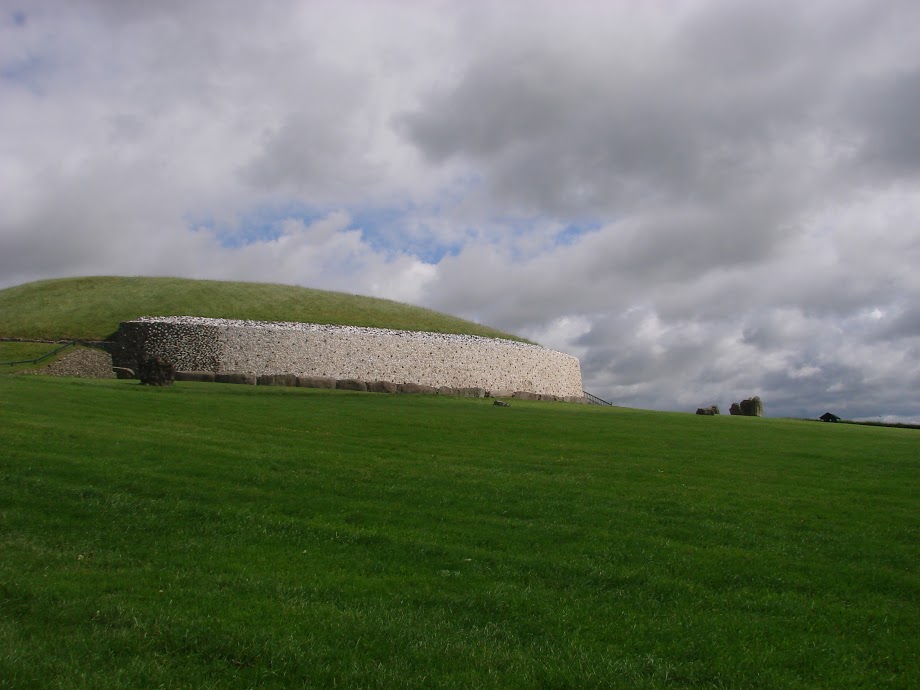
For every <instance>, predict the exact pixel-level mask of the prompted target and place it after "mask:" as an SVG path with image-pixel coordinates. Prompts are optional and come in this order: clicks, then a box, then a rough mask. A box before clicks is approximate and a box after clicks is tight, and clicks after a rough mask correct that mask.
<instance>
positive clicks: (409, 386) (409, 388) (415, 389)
mask: <svg viewBox="0 0 920 690" xmlns="http://www.w3.org/2000/svg"><path fill="white" fill-rule="evenodd" d="M396 390H397V391H399V392H400V393H427V394H429V395H432V394H435V393H437V392H438V389H437V388H435V387H434V386H426V385H424V384H422V383H399V384H397V385H396Z"/></svg>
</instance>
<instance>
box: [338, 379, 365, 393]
mask: <svg viewBox="0 0 920 690" xmlns="http://www.w3.org/2000/svg"><path fill="white" fill-rule="evenodd" d="M335 387H336V389H338V390H340V391H366V390H367V384H366V383H365V382H364V381H359V380H358V379H338V380H337V381H336V382H335Z"/></svg>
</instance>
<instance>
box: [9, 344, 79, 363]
mask: <svg viewBox="0 0 920 690" xmlns="http://www.w3.org/2000/svg"><path fill="white" fill-rule="evenodd" d="M76 344H77V341H75V340H71V341H70V342H69V343H64V344H63V345H61V346H60V347H58V348H55V349H54V350H52V351H51V352H46V353H45V354H43V355H42V356H41V357H36V358H35V359H20V360H19V361H17V362H0V366H10V367H12V366H15V365H16V364H38V363H39V362H41V361H42V360H43V359H48V358H49V357H53V356H54V355H56V354H57V353H58V352H60V351H61V350H66V349H67V348H68V347H71V346H73V345H76Z"/></svg>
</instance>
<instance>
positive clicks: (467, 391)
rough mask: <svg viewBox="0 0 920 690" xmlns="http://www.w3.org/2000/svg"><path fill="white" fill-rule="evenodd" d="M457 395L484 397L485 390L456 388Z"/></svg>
mask: <svg viewBox="0 0 920 690" xmlns="http://www.w3.org/2000/svg"><path fill="white" fill-rule="evenodd" d="M457 395H459V396H460V397H461V398H484V397H486V391H485V389H484V388H458V389H457Z"/></svg>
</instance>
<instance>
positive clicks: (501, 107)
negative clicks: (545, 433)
mask: <svg viewBox="0 0 920 690" xmlns="http://www.w3.org/2000/svg"><path fill="white" fill-rule="evenodd" d="M918 33H920V7H918V6H917V4H916V3H915V2H912V1H910V0H903V1H901V2H899V1H897V0H892V2H886V3H883V4H879V3H877V2H873V1H871V0H848V2H845V3H841V2H839V1H838V0H833V1H831V0H825V1H822V0H819V1H818V2H810V3H805V4H799V5H795V6H793V5H784V4H776V3H772V2H767V1H766V0H762V1H761V0H751V1H750V2H745V3H738V2H735V1H734V0H705V1H701V2H693V3H683V4H680V3H679V4H676V5H675V4H673V3H667V4H661V3H631V2H625V1H624V2H610V3H556V2H551V1H549V0H546V1H545V2H542V1H538V2H530V1H528V2H523V0H522V1H521V2H516V1H513V2H502V3H489V2H480V1H478V0H474V1H473V2H459V1H458V0H442V1H439V2H431V3H415V2H395V3H376V2H369V1H368V2H364V1H361V0H355V1H354V2H346V3H342V2H332V1H328V2H327V1H325V0H320V1H318V2H310V3H301V2H295V1H294V0H290V1H285V0H282V1H280V2H273V3H269V4H264V3H262V4H259V3H244V4H233V5H227V4H226V3H219V2H210V1H206V0H205V1H202V2H196V3H186V2H172V1H169V2H157V3H147V2H118V3H111V2H105V1H101V2H100V1H93V0H82V1H81V2H77V3H73V2H54V1H53V0H49V1H48V2H42V3H17V2H15V1H14V0H0V102H2V103H3V107H2V108H0V188H2V189H3V190H4V203H3V204H2V205H0V243H2V244H0V247H2V251H0V285H4V286H5V285H13V284H17V283H21V282H25V281H27V280H32V279H38V278H43V277H52V276H65V275H75V274H90V273H106V274H119V273H120V274H169V275H187V276H192V277H211V278H228V279H239V280H270V281H279V282H290V283H297V284H303V285H310V286H314V287H320V288H330V289H341V290H346V291H348V292H359V293H362V292H363V293H370V294H375V295H380V296H386V297H392V298H395V299H400V300H404V301H410V302H416V303H422V304H425V305H427V306H432V307H435V308H439V309H443V310H446V311H450V312H453V313H456V314H459V315H463V316H467V317H471V318H476V319H478V320H481V321H484V322H486V323H490V324H492V325H495V326H498V327H501V328H505V329H509V330H512V331H517V332H518V333H520V334H522V335H525V336H528V337H531V338H534V339H536V340H538V341H541V342H544V343H545V344H547V345H551V346H553V347H558V348H560V349H565V350H567V351H570V352H573V353H575V354H577V355H578V356H579V357H580V358H581V359H582V364H583V370H584V372H585V377H586V386H587V387H588V389H589V390H591V391H592V392H595V393H598V394H600V395H601V396H602V397H606V398H612V399H614V400H615V401H616V402H619V403H621V404H634V405H641V406H647V407H656V408H664V409H688V410H691V411H692V409H695V407H696V406H698V405H701V404H710V403H713V402H715V403H719V404H723V405H727V404H728V403H729V402H731V401H732V398H739V399H740V398H741V397H746V396H747V395H752V394H754V393H759V394H761V396H762V397H763V398H764V400H765V402H766V405H767V411H768V413H769V414H801V415H808V416H814V415H816V414H820V413H821V412H824V411H825V409H819V408H825V407H826V408H827V409H833V410H834V411H837V412H838V413H845V414H848V415H853V416H865V417H877V416H883V415H891V416H892V417H897V418H899V419H902V418H913V419H917V418H920V397H918V393H916V391H918V390H920V386H918V385H917V383H920V368H918V359H920V358H918V356H917V355H918V353H920V310H918V308H917V307H916V305H917V304H918V298H920V274H918V272H917V271H916V268H915V267H916V266H917V265H920V239H918V238H920V232H918V228H917V221H916V219H917V218H918V217H920V194H918V192H917V191H916V190H917V188H918V187H917V181H918V177H920V148H918V146H917V135H916V126H915V122H914V121H915V119H916V112H917V93H920V91H918V89H917V88H915V87H916V85H917V83H918V79H920V77H918V75H920V50H918V48H917V46H916V40H915V37H916V35H917V34H918ZM254 219H255V220H254Z"/></svg>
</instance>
